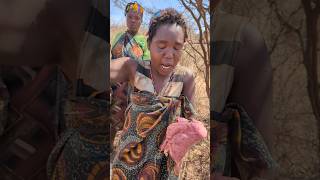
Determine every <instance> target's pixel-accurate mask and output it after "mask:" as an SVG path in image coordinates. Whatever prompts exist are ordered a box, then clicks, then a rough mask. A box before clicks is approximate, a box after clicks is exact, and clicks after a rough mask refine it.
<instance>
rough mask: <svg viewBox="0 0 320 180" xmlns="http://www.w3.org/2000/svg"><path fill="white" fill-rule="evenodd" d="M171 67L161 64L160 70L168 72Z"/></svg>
mask: <svg viewBox="0 0 320 180" xmlns="http://www.w3.org/2000/svg"><path fill="white" fill-rule="evenodd" d="M171 67H172V66H171V65H165V64H161V68H163V69H165V70H168V69H170V68H171Z"/></svg>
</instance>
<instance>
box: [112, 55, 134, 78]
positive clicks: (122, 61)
mask: <svg viewBox="0 0 320 180" xmlns="http://www.w3.org/2000/svg"><path fill="white" fill-rule="evenodd" d="M136 69H137V63H136V62H135V61H133V60H131V59H130V58H129V57H121V58H118V59H113V60H111V61H110V82H111V83H117V82H127V81H133V78H134V73H135V71H136Z"/></svg>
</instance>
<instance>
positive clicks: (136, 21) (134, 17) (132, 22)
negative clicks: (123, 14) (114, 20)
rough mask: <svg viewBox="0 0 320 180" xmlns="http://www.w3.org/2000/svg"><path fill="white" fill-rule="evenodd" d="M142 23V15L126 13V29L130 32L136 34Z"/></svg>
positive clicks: (131, 12)
mask: <svg viewBox="0 0 320 180" xmlns="http://www.w3.org/2000/svg"><path fill="white" fill-rule="evenodd" d="M141 22H142V15H141V14H140V13H138V12H133V11H129V12H128V13H127V27H128V30H129V31H131V32H134V33H136V32H138V31H139V28H140V25H141Z"/></svg>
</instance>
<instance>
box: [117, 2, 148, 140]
mask: <svg viewBox="0 0 320 180" xmlns="http://www.w3.org/2000/svg"><path fill="white" fill-rule="evenodd" d="M143 12H144V8H143V7H142V6H141V5H140V4H138V3H137V2H130V3H128V4H127V5H126V7H125V10H124V15H125V16H126V22H127V30H126V31H124V32H119V33H118V34H117V35H116V36H115V38H114V39H113V41H112V43H111V60H112V61H116V60H117V59H118V58H121V57H131V58H133V59H142V60H149V59H150V52H149V50H148V47H147V38H146V37H145V36H144V35H142V34H139V29H140V26H141V23H142V19H143ZM127 91H128V85H127V83H117V84H113V85H112V93H113V94H112V100H113V102H114V104H115V105H116V106H114V107H118V108H113V111H112V124H111V126H112V128H111V129H112V130H113V131H112V132H111V140H113V139H114V137H115V134H116V132H117V131H118V130H120V129H121V128H122V126H123V122H124V111H125V109H126V107H127V105H128V102H127V100H128V99H127V94H128V92H127Z"/></svg>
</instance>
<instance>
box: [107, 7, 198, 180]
mask: <svg viewBox="0 0 320 180" xmlns="http://www.w3.org/2000/svg"><path fill="white" fill-rule="evenodd" d="M186 39H187V27H186V22H185V20H184V19H183V18H182V15H181V14H180V13H178V12H177V11H176V10H174V9H171V8H168V9H164V10H161V11H159V12H157V13H155V15H154V16H153V17H152V19H151V21H150V25H149V30H148V47H149V49H150V54H151V60H139V59H136V60H134V59H131V58H127V57H123V58H121V59H119V60H118V61H112V62H111V64H110V79H111V82H128V83H129V85H130V86H131V87H132V89H133V91H131V92H130V98H131V103H130V105H129V106H128V108H127V110H126V121H125V123H124V128H123V131H122V134H121V137H120V145H119V146H118V148H117V150H116V155H115V158H114V160H113V164H112V179H117V178H118V179H177V178H178V173H177V171H174V170H173V164H174V163H173V161H172V159H171V156H168V157H167V156H166V155H165V154H164V153H163V152H161V151H160V145H161V144H162V143H163V140H164V136H165V134H166V129H167V127H168V125H169V124H170V123H171V122H173V121H174V120H175V118H176V117H177V116H182V115H184V116H185V117H186V118H189V119H190V118H191V116H192V115H193V114H192V111H191V110H192V108H191V105H192V104H193V102H194V90H195V82H194V76H193V74H192V72H190V71H189V70H188V69H187V68H184V67H182V66H178V65H177V64H178V62H179V61H180V59H181V56H182V51H183V46H184V43H185V41H186ZM182 95H183V96H185V97H186V98H187V99H189V100H190V102H191V103H188V101H184V102H185V103H182V101H180V100H181V98H182V97H183V96H182ZM179 103H181V107H190V108H187V109H188V110H187V109H185V108H181V109H180V108H179V106H178V104H179ZM183 109H185V110H183Z"/></svg>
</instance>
